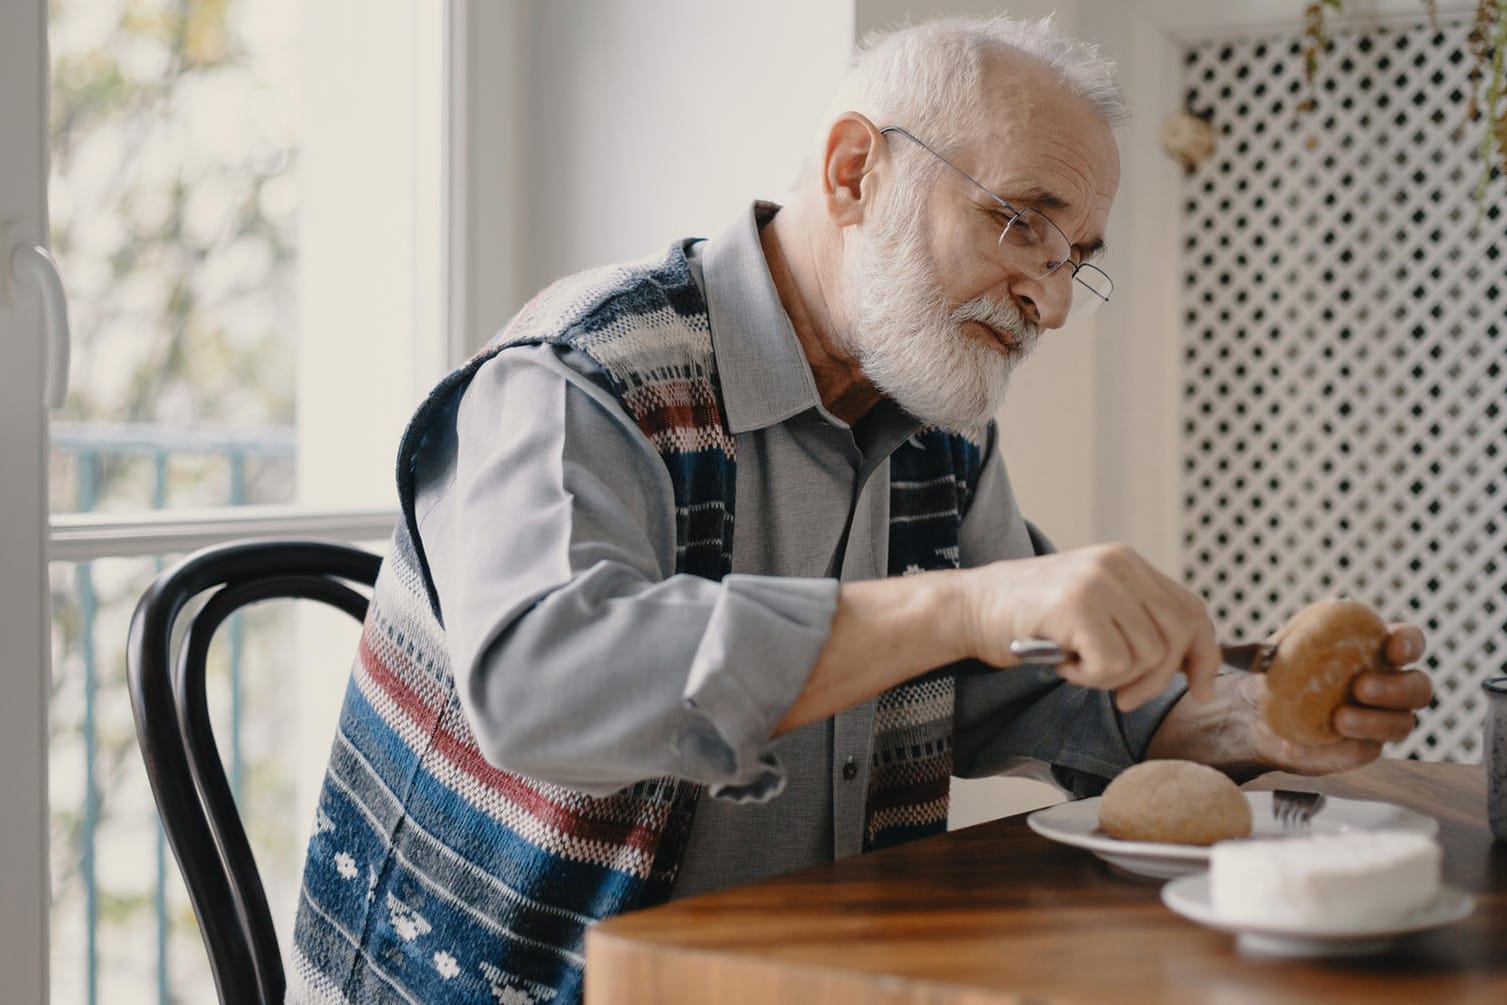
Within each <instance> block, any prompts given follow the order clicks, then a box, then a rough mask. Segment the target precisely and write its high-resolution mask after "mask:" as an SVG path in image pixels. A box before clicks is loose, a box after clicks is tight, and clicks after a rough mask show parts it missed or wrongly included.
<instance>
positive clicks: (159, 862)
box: [52, 423, 296, 1005]
mask: <svg viewBox="0 0 1507 1005" xmlns="http://www.w3.org/2000/svg"><path fill="white" fill-rule="evenodd" d="M52 444H53V449H54V452H55V456H56V459H57V460H60V461H64V462H65V465H64V466H65V467H67V468H71V469H72V471H73V472H74V478H73V489H74V491H73V499H72V500H71V502H72V509H73V511H74V512H76V513H79V514H88V513H93V512H94V511H95V510H96V507H97V506H99V505H100V503H101V487H102V486H101V481H102V479H101V473H102V471H103V469H104V465H105V464H106V463H108V462H110V461H112V460H113V459H117V458H133V459H140V458H145V459H147V461H148V462H149V464H150V466H151V472H152V476H151V484H150V490H149V492H150V498H149V499H148V500H145V503H146V507H147V508H150V509H152V510H158V511H160V510H163V509H165V508H166V507H167V506H168V502H169V491H170V469H171V466H172V462H173V461H174V460H175V459H178V458H184V457H190V456H193V457H200V458H204V457H208V458H219V459H222V460H223V462H224V466H223V471H224V482H223V492H222V493H221V498H222V502H223V504H224V505H225V506H230V507H237V506H242V505H244V504H246V503H247V502H248V498H247V468H248V463H250V462H268V461H281V462H286V464H287V467H288V471H287V476H286V479H285V481H286V494H287V495H289V496H291V495H292V490H293V469H292V465H293V462H294V460H295V453H296V443H295V436H294V430H293V429H292V428H289V427H277V428H267V429H259V430H252V431H247V432H242V431H236V430H205V429H193V428H181V427H172V426H163V425H116V424H99V423H57V424H55V425H54V426H53V428H52ZM58 501H59V502H61V500H58ZM142 502H143V501H142V500H136V501H135V503H136V505H137V506H138V507H140V506H141V503H142ZM55 508H60V509H62V508H66V507H55ZM162 566H163V560H162V559H161V558H159V559H158V560H157V562H156V568H157V569H159V570H160V569H161V568H162ZM74 577H75V586H76V597H75V598H74V599H75V601H76V603H77V605H78V619H77V627H76V629H75V630H76V632H77V637H76V638H73V639H68V638H65V639H64V640H63V644H64V646H65V648H67V647H74V646H76V647H77V648H76V652H77V654H78V657H79V662H80V664H81V669H82V676H83V680H82V688H81V689H82V696H83V720H82V726H81V733H82V743H83V753H82V761H83V770H84V774H85V777H84V783H83V806H82V808H81V809H82V814H81V822H80V824H79V826H78V831H77V840H78V849H77V854H78V876H79V883H80V887H81V891H82V898H83V915H84V938H85V944H84V947H83V955H84V967H85V971H86V972H85V973H84V975H83V981H82V984H83V989H84V996H85V999H86V1000H87V1002H88V1003H89V1005H96V1003H97V1002H98V1001H99V989H100V965H101V964H100V947H99V934H100V888H99V882H98V851H99V848H98V842H99V828H100V788H99V778H98V774H97V772H98V765H99V758H100V751H99V715H100V709H99V708H98V701H99V695H100V683H101V681H100V676H101V665H100V646H99V640H98V639H96V630H97V627H98V623H99V619H100V613H101V612H100V596H99V593H98V591H97V589H96V586H95V579H94V563H93V560H92V559H87V558H86V559H82V560H78V561H77V562H76V565H75V570H74ZM145 586H146V584H145V583H142V584H141V587H142V588H145ZM138 592H139V591H138ZM226 636H227V639H226V641H227V643H228V650H227V652H228V665H229V714H228V721H226V722H225V726H226V727H227V730H226V732H225V733H224V736H225V738H226V746H227V748H228V749H227V754H226V756H227V760H228V769H229V777H230V785H231V789H232V791H233V792H234V793H235V795H236V798H237V800H238V801H239V800H240V797H241V791H242V787H243V784H244V780H245V760H244V756H243V749H242V748H243V736H242V730H243V725H244V715H245V712H244V695H243V693H242V662H243V651H244V647H245V638H244V626H243V623H242V620H241V618H240V616H236V617H234V618H232V619H231V620H230V622H229V623H228V625H227V629H226ZM111 672H123V671H122V670H121V668H120V667H112V668H111ZM59 811H60V808H59V807H54V809H53V813H54V815H55V816H56V815H57V814H58V813H59ZM168 869H169V865H168V861H167V854H166V848H165V841H164V838H163V834H162V829H161V827H160V825H159V826H158V827H157V828H156V849H155V877H154V881H153V895H152V914H153V921H154V924H155V930H156V949H157V955H156V961H155V970H156V998H157V1000H158V1001H159V1002H162V1003H167V1002H171V1001H173V1000H174V996H173V992H172V986H171V980H170V969H169V959H168V951H169V946H170V941H171V940H170V938H169V936H170V917H169V913H168V898H167V877H168Z"/></svg>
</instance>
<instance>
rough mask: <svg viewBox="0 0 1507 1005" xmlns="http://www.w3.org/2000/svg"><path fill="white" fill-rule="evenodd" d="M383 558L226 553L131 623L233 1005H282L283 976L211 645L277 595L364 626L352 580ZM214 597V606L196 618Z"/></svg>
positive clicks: (140, 740) (198, 901) (269, 547)
mask: <svg viewBox="0 0 1507 1005" xmlns="http://www.w3.org/2000/svg"><path fill="white" fill-rule="evenodd" d="M381 561H382V560H381V558H380V557H379V556H377V555H374V554H372V553H370V552H367V551H363V550H361V549H359V548H352V547H349V546H346V545H341V544H331V543H328V542H322V541H242V542H232V543H230V544H223V545H216V546H214V547H210V548H205V549H203V550H202V551H198V552H195V553H194V554H192V555H190V556H188V557H187V558H185V559H183V560H182V561H180V562H179V563H177V564H176V565H174V566H173V567H172V568H170V569H167V570H166V571H164V572H163V573H162V574H161V575H159V576H158V577H157V579H156V580H155V581H154V582H153V583H152V585H151V587H150V588H149V589H148V590H147V591H146V593H145V594H143V595H142V598H141V600H140V601H139V602H138V603H137V605H136V613H135V615H134V616H133V617H132V619H131V635H130V641H129V643H128V647H127V655H126V659H127V674H128V677H129V682H130V692H131V708H132V712H133V714H134V715H135V719H136V741H137V744H138V746H139V747H140V748H141V756H142V760H144V761H145V762H146V770H147V777H148V778H149V779H150V781H151V785H152V796H153V798H154V799H155V800H156V802H157V812H158V815H159V816H160V817H161V818H162V826H163V830H164V831H165V832H166V835H167V841H168V845H169V846H170V847H171V848H172V849H173V856H174V857H175V858H176V859H177V860H178V868H179V870H180V871H181V872H182V873H183V879H184V884H185V885H186V886H187V887H188V895H189V900H190V901H191V902H192V904H193V908H194V913H195V915H196V916H197V917H198V919H199V930H200V933H201V934H202V935H203V937H204V946H205V949H206V950H207V951H208V953H209V961H210V967H211V969H212V970H213V973H214V979H215V987H216V988H217V989H218V991H219V995H220V1001H221V1002H222V1003H226V1005H230V1003H236V1005H240V1003H253V1002H255V1003H259V1005H270V1003H273V1002H277V1003H281V1002H282V1000H283V991H284V987H285V979H284V975H283V965H282V957H281V954H280V951H279V948H278V943H277V933H276V930H275V928H274V926H273V923H272V913H271V911H270V910H268V908H267V896H266V893H265V891H264V890H263V888H262V881H261V877H260V875H259V874H258V872H257V867H256V860H255V858H254V857H253V855H252V852H251V846H250V844H249V843H248V842H247V840H246V830H245V828H244V827H243V826H242V824H241V818H240V813H239V811H238V810H237V808H236V804H235V799H234V797H233V796H232V794H231V791H230V785H229V783H228V782H227V781H226V777H225V769H224V765H222V764H221V763H220V755H219V751H218V749H217V748H216V746H215V740H214V731H213V728H212V727H211V725H210V719H209V710H208V704H207V702H206V700H205V691H204V664H205V657H206V655H207V654H208V651H209V643H210V639H211V638H212V636H213V635H214V632H215V630H216V629H217V628H218V627H219V626H220V624H221V623H222V622H223V621H224V620H225V619H226V618H228V617H229V616H230V615H231V614H233V613H234V612H235V611H237V610H239V609H240V608H242V607H245V606H246V605H248V604H253V603H256V602H258V601H262V600H271V599H274V598H295V599H307V600H317V601H321V602H323V603H325V604H329V605H331V606H333V607H336V608H338V609H340V610H343V611H345V612H346V613H347V614H349V615H350V616H351V617H353V618H355V619H356V620H357V621H361V620H364V619H365V617H366V608H367V597H366V595H365V594H363V593H360V592H358V591H356V590H354V589H351V587H350V586H349V585H347V584H359V585H362V586H365V587H370V586H371V585H372V584H373V583H374V582H375V581H376V578H377V569H378V567H379V566H380V565H381ZM210 591H212V592H210ZM206 592H209V597H208V599H207V600H206V601H205V602H204V604H203V605H202V606H199V607H197V608H196V609H192V610H190V604H191V602H192V601H193V600H194V599H195V598H197V597H199V596H200V595H201V594H205V593H206ZM180 621H183V622H184V624H183V626H182V632H181V638H182V642H181V645H180V647H179V648H178V650H177V653H176V654H175V653H174V645H173V640H174V637H175V635H177V634H179V632H178V627H179V625H178V623H179V622H180Z"/></svg>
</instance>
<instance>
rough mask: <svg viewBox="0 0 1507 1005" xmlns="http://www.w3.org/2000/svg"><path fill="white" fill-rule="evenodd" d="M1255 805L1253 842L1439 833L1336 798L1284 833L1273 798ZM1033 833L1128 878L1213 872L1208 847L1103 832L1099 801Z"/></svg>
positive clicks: (1405, 815)
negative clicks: (1125, 838)
mask: <svg viewBox="0 0 1507 1005" xmlns="http://www.w3.org/2000/svg"><path fill="white" fill-rule="evenodd" d="M1243 794H1244V796H1245V799H1246V802H1248V803H1250V804H1251V837H1253V838H1275V837H1291V836H1295V835H1296V834H1300V833H1301V834H1337V833H1340V832H1343V831H1355V830H1364V831H1375V830H1392V831H1411V832H1413V833H1417V834H1428V835H1430V836H1432V835H1434V834H1436V833H1438V831H1439V822H1438V821H1437V820H1435V819H1434V818H1433V817H1430V816H1424V815H1423V814H1422V813H1414V812H1413V811H1412V810H1409V809H1404V808H1403V807H1401V806H1396V805H1394V804H1392V803H1378V802H1368V801H1364V800H1359V799H1336V798H1335V797H1333V796H1330V797H1329V798H1328V800H1327V801H1326V802H1325V803H1324V808H1323V809H1321V810H1319V812H1318V813H1317V814H1315V815H1314V818H1313V821H1312V823H1311V824H1310V825H1309V826H1308V827H1307V828H1305V829H1304V830H1303V831H1284V830H1283V829H1282V827H1281V825H1279V824H1278V823H1277V821H1275V820H1273V819H1272V794H1271V793H1270V792H1246V793H1243ZM1026 823H1027V824H1028V825H1029V826H1030V828H1031V829H1032V830H1033V831H1035V832H1036V833H1037V834H1040V835H1041V836H1042V837H1046V838H1051V839H1052V840H1053V841H1060V842H1062V843H1063V844H1070V845H1073V846H1075V847H1078V848H1087V849H1088V850H1089V851H1091V852H1093V853H1094V854H1095V855H1097V856H1099V857H1100V858H1102V859H1103V860H1104V861H1106V862H1108V863H1110V864H1111V865H1114V866H1118V867H1119V868H1121V869H1124V870H1126V871H1127V872H1133V873H1137V874H1139V875H1142V876H1152V877H1155V878H1157V879H1171V878H1172V877H1174V876H1185V875H1187V874H1188V873H1193V872H1201V871H1203V870H1205V869H1207V868H1208V867H1209V849H1208V848H1207V847H1205V846H1203V845H1190V844H1162V843H1159V842H1155V841H1121V840H1119V839H1118V838H1112V837H1110V836H1109V835H1108V834H1105V833H1104V832H1103V831H1101V830H1099V797H1098V796H1095V797H1093V798H1092V799H1079V800H1076V801H1074V802H1070V803H1058V804H1057V805H1056V806H1048V807H1047V808H1046V809H1044V810H1037V811H1036V812H1035V813H1032V814H1031V815H1030V816H1028V817H1026Z"/></svg>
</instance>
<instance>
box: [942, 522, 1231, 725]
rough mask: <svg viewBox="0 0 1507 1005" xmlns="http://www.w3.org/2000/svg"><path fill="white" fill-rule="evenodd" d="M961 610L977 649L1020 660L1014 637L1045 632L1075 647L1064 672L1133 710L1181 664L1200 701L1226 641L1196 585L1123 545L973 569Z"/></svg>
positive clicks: (987, 656)
mask: <svg viewBox="0 0 1507 1005" xmlns="http://www.w3.org/2000/svg"><path fill="white" fill-rule="evenodd" d="M960 575H961V576H963V577H965V578H964V581H963V582H962V583H961V584H960V586H961V590H960V593H961V601H962V603H961V607H960V609H959V611H958V613H959V616H960V620H961V624H962V632H963V636H964V639H965V645H966V646H967V649H968V652H969V654H970V655H971V656H974V657H976V658H977V659H980V660H983V661H984V662H985V663H989V664H991V665H993V666H998V667H1009V666H1015V665H1017V664H1019V663H1020V662H1021V661H1020V659H1019V658H1018V657H1016V656H1015V655H1014V654H1012V653H1011V652H1010V642H1011V641H1012V640H1014V639H1024V638H1043V639H1050V640H1051V641H1053V642H1055V643H1057V644H1058V645H1060V646H1062V647H1063V648H1064V649H1066V650H1068V651H1069V652H1072V653H1076V654H1077V657H1078V658H1077V659H1076V660H1075V661H1072V662H1069V663H1063V664H1060V665H1059V666H1058V667H1057V673H1058V674H1059V675H1060V676H1061V677H1062V678H1063V679H1065V680H1068V681H1071V682H1072V683H1074V684H1078V685H1081V686H1083V687H1090V688H1096V689H1100V690H1107V691H1114V692H1115V705H1116V707H1118V708H1120V709H1121V710H1122V711H1129V710H1130V709H1132V708H1135V707H1136V706H1137V705H1140V704H1141V703H1142V702H1145V701H1147V700H1149V699H1151V698H1153V697H1155V696H1156V695H1158V694H1160V693H1161V692H1162V691H1163V690H1164V689H1165V688H1166V687H1167V685H1168V683H1169V682H1170V681H1171V679H1172V675H1173V674H1175V673H1178V672H1179V671H1181V672H1182V673H1184V674H1186V675H1187V678H1188V687H1189V690H1190V692H1191V693H1192V696H1193V697H1194V698H1195V699H1196V700H1198V701H1206V700H1208V699H1209V698H1210V697H1212V695H1213V691H1214V676H1215V674H1216V673H1217V672H1218V670H1219V665H1220V653H1219V646H1218V644H1217V643H1216V642H1215V640H1214V625H1213V623H1212V622H1211V621H1210V620H1209V613H1208V610H1207V608H1206V607H1205V606H1204V603H1203V601H1202V600H1200V599H1199V598H1198V597H1197V596H1196V595H1194V594H1193V593H1192V592H1191V591H1189V590H1187V589H1186V588H1184V587H1183V586H1181V585H1180V584H1178V583H1176V582H1174V581H1172V580H1171V579H1169V578H1168V577H1166V576H1164V575H1163V574H1162V573H1160V572H1158V571H1157V570H1156V569H1154V568H1153V567H1152V566H1151V564H1150V563H1148V562H1147V561H1146V560H1145V559H1144V558H1142V557H1141V556H1140V555H1139V554H1137V553H1136V552H1135V551H1134V550H1132V549H1130V548H1127V547H1125V546H1124V545H1118V544H1108V545H1097V546H1094V547H1091V548H1080V549H1078V550H1076V551H1067V552H1062V553H1059V554H1055V555H1042V556H1040V557H1037V558H1027V559H1016V560H1012V561H1004V562H995V563H993V564H991V565H986V566H982V567H979V568H976V569H969V570H966V571H964V572H963V573H961V574H960Z"/></svg>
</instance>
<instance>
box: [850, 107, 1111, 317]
mask: <svg viewBox="0 0 1507 1005" xmlns="http://www.w3.org/2000/svg"><path fill="white" fill-rule="evenodd" d="M879 131H880V132H881V133H884V134H889V133H899V134H900V135H901V136H904V137H905V138H906V139H908V140H910V141H911V142H912V143H915V144H916V145H917V146H919V147H920V148H921V149H922V150H925V151H926V152H927V153H929V154H931V155H932V156H933V157H935V158H936V159H937V160H939V161H941V162H942V163H943V164H946V165H947V166H948V167H950V168H952V169H953V170H954V171H956V172H957V173H958V174H960V175H962V176H963V178H964V179H965V180H966V181H967V182H968V183H969V184H970V185H972V186H973V187H974V188H976V189H978V190H979V191H980V192H982V193H984V194H985V195H987V196H988V197H989V198H990V199H992V200H993V201H994V202H996V203H998V204H999V206H1000V207H1001V208H1002V209H1003V210H1004V211H1005V213H1006V214H1008V215H1007V216H1006V218H1005V226H1004V229H1002V230H1001V231H1000V232H999V239H998V240H997V241H996V242H995V246H996V247H997V248H998V249H999V254H1000V257H1001V258H1002V259H1003V260H1004V262H1005V264H1006V265H1007V266H1010V267H1012V268H1015V269H1018V270H1020V271H1021V272H1024V273H1025V274H1026V275H1027V276H1029V277H1030V278H1032V279H1045V278H1046V277H1047V276H1050V275H1052V274H1053V273H1055V272H1057V271H1058V270H1059V269H1061V268H1062V267H1063V266H1064V265H1065V266H1067V267H1068V268H1070V269H1072V270H1073V278H1074V279H1076V280H1077V281H1078V284H1079V285H1080V286H1082V287H1083V288H1084V289H1086V290H1088V292H1090V293H1092V294H1093V296H1092V297H1090V298H1087V299H1086V300H1085V301H1084V303H1083V304H1082V305H1081V307H1080V308H1079V309H1078V310H1075V311H1074V312H1073V313H1074V315H1075V316H1081V315H1082V314H1084V313H1086V312H1087V311H1092V310H1093V309H1094V308H1096V307H1098V306H1099V305H1100V304H1102V303H1104V302H1105V301H1107V300H1108V299H1109V295H1110V294H1111V293H1113V292H1114V288H1115V284H1114V282H1113V281H1112V280H1111V279H1110V278H1109V274H1108V273H1106V272H1105V271H1104V270H1103V269H1101V268H1099V267H1098V266H1097V265H1090V264H1089V263H1087V262H1075V261H1074V260H1073V244H1072V242H1071V241H1069V240H1068V239H1067V235H1066V234H1064V233H1063V232H1062V228H1060V227H1058V226H1057V225H1056V224H1055V223H1053V222H1052V221H1051V220H1049V219H1047V218H1046V217H1045V216H1043V215H1042V214H1040V213H1038V212H1037V211H1036V210H1034V209H1016V208H1015V207H1014V206H1012V205H1010V204H1009V203H1008V202H1006V201H1005V200H1004V199H1001V198H1000V197H999V196H997V195H995V194H994V193H993V192H991V191H989V189H987V188H985V187H984V186H983V185H982V184H981V183H980V182H979V181H978V180H977V179H975V178H974V177H973V176H972V175H971V174H969V173H968V172H967V171H964V170H963V169H962V168H960V167H958V166H957V165H956V164H954V163H953V162H952V161H950V160H948V159H947V158H946V157H943V156H942V155H941V154H939V153H937V152H936V151H935V150H933V149H932V148H931V147H930V146H928V145H927V144H926V143H924V142H922V141H921V140H919V139H917V138H916V137H915V136H913V135H911V134H910V133H909V132H907V131H906V130H904V129H902V128H900V127H899V126H886V127H884V128H883V129H881V130H879ZM1084 308H1086V309H1087V311H1085V310H1084Z"/></svg>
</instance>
